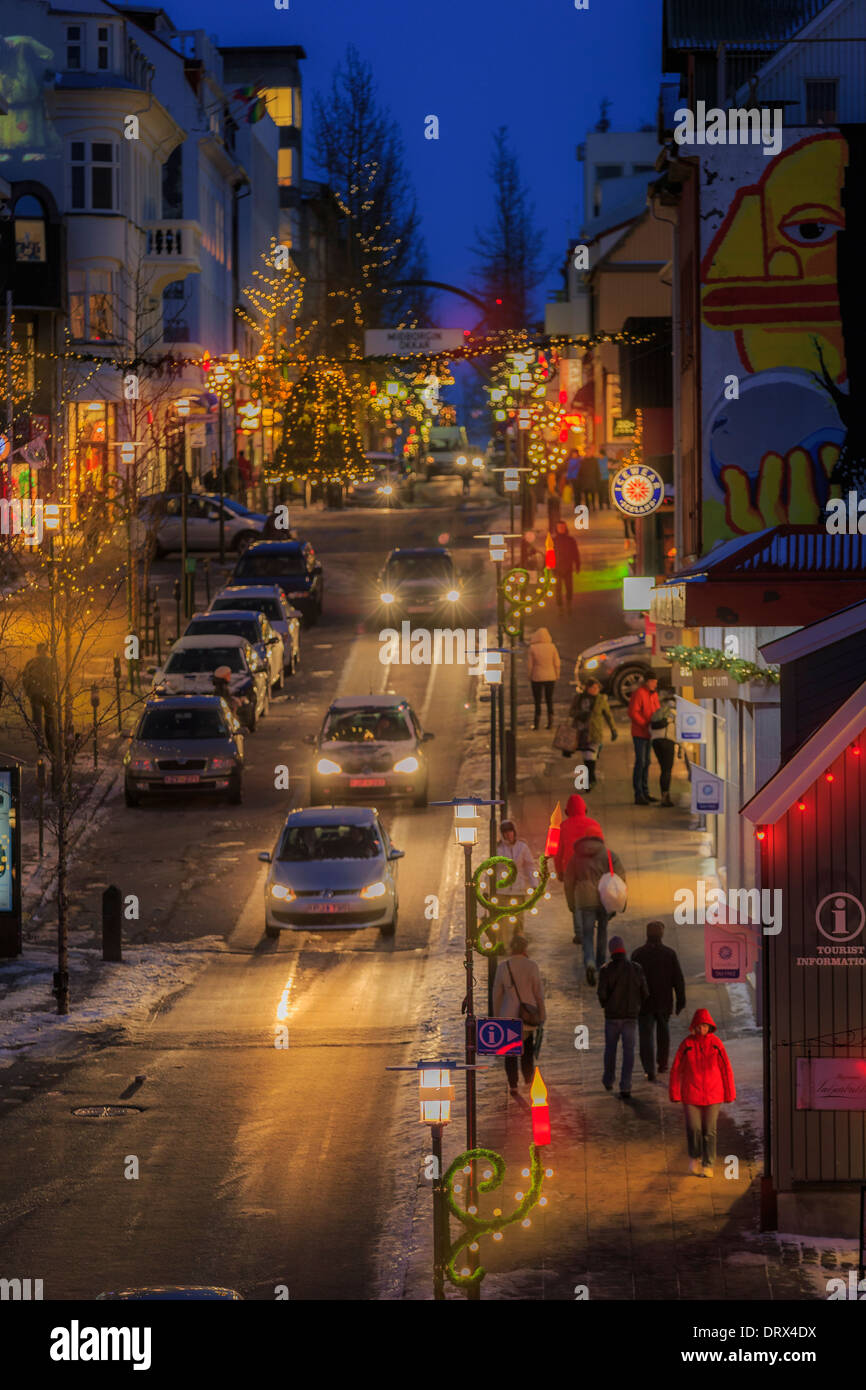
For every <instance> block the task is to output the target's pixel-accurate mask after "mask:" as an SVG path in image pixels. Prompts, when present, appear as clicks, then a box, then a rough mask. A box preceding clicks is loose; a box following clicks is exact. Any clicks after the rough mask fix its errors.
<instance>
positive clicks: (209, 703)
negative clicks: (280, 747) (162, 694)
mask: <svg viewBox="0 0 866 1390" xmlns="http://www.w3.org/2000/svg"><path fill="white" fill-rule="evenodd" d="M243 775H244V737H243V734H242V733H241V726H240V724H239V723H238V721H237V719H236V718H235V716H234V715H233V714H232V712H231V710H230V709H229V707H228V705H227V704H226V702H225V700H222V699H220V697H219V696H218V695H174V696H169V697H168V698H166V699H151V700H148V701H147V703H146V704H145V706H144V711H143V713H142V715H141V718H140V719H139V721H138V724H137V726H136V729H135V733H134V734H133V736H132V739H131V740H130V744H129V747H128V749H127V751H126V753H125V754H124V758H123V794H124V799H125V801H126V804H127V806H138V805H139V804H140V802H141V799H142V797H145V796H154V795H156V794H158V793H164V794H171V793H175V792H215V793H221V792H222V793H225V794H226V795H227V796H228V799H229V801H231V802H234V803H235V804H237V803H239V802H240V801H241V800H242V798H243Z"/></svg>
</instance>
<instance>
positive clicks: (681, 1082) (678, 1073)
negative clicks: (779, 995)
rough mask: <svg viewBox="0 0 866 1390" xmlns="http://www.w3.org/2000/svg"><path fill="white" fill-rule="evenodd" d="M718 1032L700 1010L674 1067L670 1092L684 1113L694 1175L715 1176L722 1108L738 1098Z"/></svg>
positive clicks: (706, 1013) (726, 1055)
mask: <svg viewBox="0 0 866 1390" xmlns="http://www.w3.org/2000/svg"><path fill="white" fill-rule="evenodd" d="M715 1034H716V1025H715V1023H714V1022H713V1020H712V1016H711V1015H710V1011H709V1009H698V1010H697V1011H696V1012H695V1015H694V1017H693V1018H692V1021H691V1024H690V1030H689V1035H688V1037H686V1038H683V1040H682V1042H681V1043H680V1045H679V1047H678V1049H677V1055H676V1057H675V1058H674V1064H673V1067H672V1068H671V1079H670V1087H669V1095H670V1098H671V1100H673V1101H679V1102H680V1103H681V1104H682V1107H683V1111H684V1113H685V1120H686V1143H687V1145H688V1151H689V1172H690V1173H692V1174H693V1175H694V1176H695V1177H702V1176H703V1177H705V1178H711V1177H712V1176H713V1164H714V1163H715V1161H716V1128H717V1125H718V1121H719V1107H720V1106H721V1105H730V1104H731V1102H732V1101H734V1100H736V1098H737V1093H736V1089H735V1087H734V1071H733V1067H732V1066H731V1061H730V1058H729V1057H728V1054H727V1052H726V1051H725V1045H724V1043H723V1042H722V1040H721V1039H720V1038H717V1037H716V1035H715Z"/></svg>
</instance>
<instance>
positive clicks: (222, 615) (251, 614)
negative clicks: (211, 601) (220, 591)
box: [190, 608, 262, 623]
mask: <svg viewBox="0 0 866 1390" xmlns="http://www.w3.org/2000/svg"><path fill="white" fill-rule="evenodd" d="M261 616H262V614H261V613H260V612H259V611H258V609H257V608H220V609H218V610H217V611H216V612H214V613H193V615H192V617H191V618H190V622H191V623H205V622H207V623H222V622H224V621H225V620H226V618H250V619H251V620H252V621H253V622H258V620H259V618H260V617H261Z"/></svg>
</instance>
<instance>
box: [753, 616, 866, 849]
mask: <svg viewBox="0 0 866 1390" xmlns="http://www.w3.org/2000/svg"><path fill="white" fill-rule="evenodd" d="M782 640H783V641H784V640H785V639H784V638H783V639H782ZM864 728H866V681H864V682H863V684H862V685H861V686H859V687H858V689H857V690H855V691H854V694H853V695H850V696H849V697H848V699H847V700H846V701H845V703H844V705H840V706H839V708H838V709H834V711H833V713H832V714H831V715H830V717H829V719H828V720H827V721H826V723H824V724H822V725H821V727H820V728H819V729H816V730H815V732H814V734H813V735H812V737H811V738H808V739H807V740H806V742H805V743H804V744H803V745H802V747H801V748H798V749H797V752H796V753H795V754H794V755H793V757H791V758H789V759H788V761H787V762H786V763H785V764H784V766H783V767H780V768H779V771H778V772H776V773H774V774H773V776H772V777H771V778H770V780H769V782H765V783H764V785H763V787H761V790H760V791H759V792H756V793H755V795H754V796H753V797H752V798H751V800H750V801H747V802H746V804H745V806H744V807H743V809H742V810H741V812H740V815H742V816H745V818H746V820H748V821H751V823H752V825H775V824H776V821H777V820H781V818H782V816H783V815H784V814H785V812H786V811H787V810H788V809H789V807H790V806H791V804H792V802H793V801H795V800H796V798H797V797H798V796H800V795H801V794H802V792H803V789H804V788H805V787H810V786H811V785H812V783H813V782H816V781H817V780H818V778H819V777H820V776H821V774H822V773H823V772H825V771H826V769H827V768H828V767H829V766H830V764H831V763H833V762H835V761H836V759H837V758H838V757H839V755H840V754H841V753H844V751H845V749H846V748H847V747H848V745H849V744H850V743H853V742H854V741H855V740H856V739H858V738H859V737H860V735H861V734H862V732H863V730H864Z"/></svg>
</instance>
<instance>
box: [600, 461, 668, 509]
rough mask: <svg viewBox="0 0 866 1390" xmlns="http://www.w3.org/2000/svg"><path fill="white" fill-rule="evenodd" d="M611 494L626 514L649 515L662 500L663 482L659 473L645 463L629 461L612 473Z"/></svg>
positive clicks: (663, 492) (663, 493)
mask: <svg viewBox="0 0 866 1390" xmlns="http://www.w3.org/2000/svg"><path fill="white" fill-rule="evenodd" d="M610 491H611V496H612V497H613V500H614V502H615V503H616V505H617V507H619V510H620V511H621V512H625V514H626V516H649V515H650V513H651V512H655V511H657V510H658V508H659V507H660V506H661V504H662V502H663V501H664V495H665V484H664V479H663V478H662V476H661V474H660V473H657V472H656V471H655V469H654V468H648V467H647V465H646V464H645V463H630V464H628V465H627V466H626V467H625V468H621V469H620V470H619V472H618V473H616V474H614V478H613V482H612V483H611V485H610Z"/></svg>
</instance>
